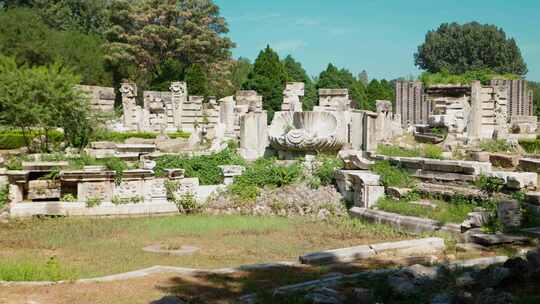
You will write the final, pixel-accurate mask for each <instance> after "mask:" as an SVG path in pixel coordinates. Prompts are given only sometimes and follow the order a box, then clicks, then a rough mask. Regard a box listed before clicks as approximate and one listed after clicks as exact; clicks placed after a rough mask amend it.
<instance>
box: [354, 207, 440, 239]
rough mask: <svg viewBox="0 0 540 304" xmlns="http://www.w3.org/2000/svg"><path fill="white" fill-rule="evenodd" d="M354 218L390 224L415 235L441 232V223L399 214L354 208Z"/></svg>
mask: <svg viewBox="0 0 540 304" xmlns="http://www.w3.org/2000/svg"><path fill="white" fill-rule="evenodd" d="M349 213H350V215H351V216H352V217H356V218H362V219H365V220H368V221H370V222H374V223H378V224H388V225H390V226H392V227H393V228H396V229H403V230H407V231H413V232H415V233H420V232H427V231H437V230H440V228H441V225H440V223H439V222H437V221H434V220H430V219H424V218H420V217H414V216H405V215H400V214H397V213H391V212H385V211H380V210H373V209H367V208H359V207H353V208H351V209H350V210H349Z"/></svg>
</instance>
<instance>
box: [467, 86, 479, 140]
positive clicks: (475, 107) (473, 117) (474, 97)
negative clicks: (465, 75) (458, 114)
mask: <svg viewBox="0 0 540 304" xmlns="http://www.w3.org/2000/svg"><path fill="white" fill-rule="evenodd" d="M481 95H482V85H481V84H480V81H473V82H472V83H471V114H470V116H469V125H468V128H467V129H468V130H469V134H468V135H469V138H471V139H479V138H480V136H481V134H482V130H481V129H482V97H481Z"/></svg>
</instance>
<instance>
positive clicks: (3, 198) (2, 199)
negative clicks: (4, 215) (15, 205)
mask: <svg viewBox="0 0 540 304" xmlns="http://www.w3.org/2000/svg"><path fill="white" fill-rule="evenodd" d="M8 196H9V189H8V187H7V186H5V187H2V188H1V189H0V210H2V209H3V208H4V207H5V206H6V205H7V202H8Z"/></svg>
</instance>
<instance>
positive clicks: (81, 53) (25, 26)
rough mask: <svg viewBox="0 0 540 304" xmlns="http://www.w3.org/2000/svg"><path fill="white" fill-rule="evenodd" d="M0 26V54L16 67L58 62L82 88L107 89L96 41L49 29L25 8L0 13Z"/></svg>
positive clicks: (99, 44)
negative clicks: (78, 79) (77, 75)
mask: <svg viewBox="0 0 540 304" xmlns="http://www.w3.org/2000/svg"><path fill="white" fill-rule="evenodd" d="M0 24H2V26H1V27H0V53H1V54H3V55H6V56H13V57H15V58H16V61H17V64H18V65H23V64H26V65H29V66H40V65H50V64H52V63H54V62H61V63H62V64H63V65H64V66H68V67H70V68H71V69H72V70H73V71H74V72H75V73H77V74H79V75H81V78H82V82H84V83H85V84H95V85H110V83H111V76H110V73H108V72H107V71H105V66H104V59H103V57H104V56H103V49H102V45H103V40H102V39H101V38H100V37H98V36H96V35H87V34H84V33H80V32H77V31H72V30H70V31H58V30H54V29H51V28H49V27H48V26H47V25H46V24H45V23H44V22H43V21H41V19H40V18H39V16H38V15H37V13H36V12H35V11H34V10H30V9H27V8H15V9H9V10H8V11H6V12H2V13H0Z"/></svg>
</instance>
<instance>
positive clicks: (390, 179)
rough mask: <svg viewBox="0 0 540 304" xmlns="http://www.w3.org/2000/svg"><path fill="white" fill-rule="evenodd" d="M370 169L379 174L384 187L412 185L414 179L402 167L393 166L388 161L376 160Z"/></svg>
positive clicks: (408, 186)
mask: <svg viewBox="0 0 540 304" xmlns="http://www.w3.org/2000/svg"><path fill="white" fill-rule="evenodd" d="M371 170H372V171H373V172H375V173H376V174H378V175H380V178H381V179H380V181H381V184H382V185H383V186H385V187H407V188H411V187H414V185H415V182H414V179H413V178H412V177H411V176H410V175H409V173H407V171H405V170H404V169H402V168H399V167H394V166H392V165H391V164H390V162H388V161H377V162H375V164H374V165H372V166H371Z"/></svg>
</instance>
